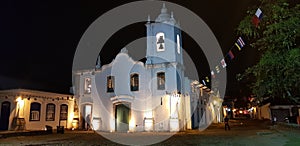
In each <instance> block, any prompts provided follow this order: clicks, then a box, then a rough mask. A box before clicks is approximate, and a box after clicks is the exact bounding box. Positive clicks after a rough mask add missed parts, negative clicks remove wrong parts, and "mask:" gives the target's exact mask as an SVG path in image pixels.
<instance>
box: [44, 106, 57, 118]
mask: <svg viewBox="0 0 300 146" xmlns="http://www.w3.org/2000/svg"><path fill="white" fill-rule="evenodd" d="M54 120H55V104H53V103H49V104H47V106H46V121H54Z"/></svg>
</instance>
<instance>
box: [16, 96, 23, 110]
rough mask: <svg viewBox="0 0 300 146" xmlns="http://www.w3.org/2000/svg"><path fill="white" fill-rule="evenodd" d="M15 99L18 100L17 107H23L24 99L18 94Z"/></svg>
mask: <svg viewBox="0 0 300 146" xmlns="http://www.w3.org/2000/svg"><path fill="white" fill-rule="evenodd" d="M16 101H17V102H18V105H19V108H20V109H23V108H24V100H23V99H22V97H21V96H19V97H18V98H17V99H16Z"/></svg>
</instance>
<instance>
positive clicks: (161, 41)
mask: <svg viewBox="0 0 300 146" xmlns="http://www.w3.org/2000/svg"><path fill="white" fill-rule="evenodd" d="M156 50H157V51H158V52H161V51H165V34H164V33H162V32H159V33H157V34H156Z"/></svg>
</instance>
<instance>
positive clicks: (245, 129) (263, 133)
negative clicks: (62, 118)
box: [0, 120, 300, 146]
mask: <svg viewBox="0 0 300 146" xmlns="http://www.w3.org/2000/svg"><path fill="white" fill-rule="evenodd" d="M230 126H231V130H230V131H225V130H224V125H223V123H220V124H213V125H211V126H210V127H209V128H207V129H206V130H204V131H201V132H200V131H198V130H190V131H185V132H178V133H176V134H175V135H173V136H172V134H171V133H167V132H159V133H158V132H142V133H104V132H100V134H101V135H105V134H106V135H107V134H112V135H115V137H117V138H119V139H123V140H124V139H126V140H128V141H131V142H132V144H141V145H143V142H144V141H145V140H149V139H151V138H154V139H155V138H159V137H168V136H172V137H170V138H169V139H167V140H165V141H162V142H160V143H156V144H154V145H158V146H159V145H222V146H224V145H234V146H238V145H243V146H244V145H248V146H252V145H264V146H268V145H270V146H271V145H272V146H282V145H291V146H292V145H300V140H299V136H300V132H299V130H293V129H289V128H283V127H274V126H271V125H270V122H269V121H258V120H232V121H231V123H230ZM101 135H99V134H98V133H97V132H93V131H65V133H64V134H57V133H53V134H49V135H40V136H17V137H9V138H1V139H0V145H120V144H118V143H115V142H111V141H109V140H107V139H105V138H104V137H103V136H101Z"/></svg>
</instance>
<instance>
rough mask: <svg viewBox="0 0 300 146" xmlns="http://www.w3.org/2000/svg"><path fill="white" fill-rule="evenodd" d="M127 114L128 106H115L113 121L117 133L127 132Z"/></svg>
mask: <svg viewBox="0 0 300 146" xmlns="http://www.w3.org/2000/svg"><path fill="white" fill-rule="evenodd" d="M129 113H130V109H129V106H128V105H124V104H119V105H116V109H115V119H116V131H117V132H127V131H128V130H129Z"/></svg>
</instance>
